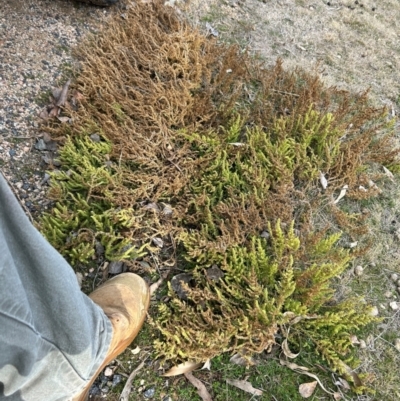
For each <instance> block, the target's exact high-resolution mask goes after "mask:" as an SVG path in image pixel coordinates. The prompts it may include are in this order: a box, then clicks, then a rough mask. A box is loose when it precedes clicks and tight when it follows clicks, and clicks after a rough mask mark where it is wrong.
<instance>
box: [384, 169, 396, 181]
mask: <svg viewBox="0 0 400 401" xmlns="http://www.w3.org/2000/svg"><path fill="white" fill-rule="evenodd" d="M382 167H383V171H384V172H385V174H386V176H387V177H389V178H390V179H391V180H392V181H393V179H394V175H393V173H392V172H391V171H390V170H389V169H387V168H386V167H385V166H382Z"/></svg>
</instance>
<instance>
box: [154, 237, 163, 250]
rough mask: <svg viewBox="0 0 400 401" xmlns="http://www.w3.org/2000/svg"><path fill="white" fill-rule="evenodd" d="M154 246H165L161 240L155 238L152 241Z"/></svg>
mask: <svg viewBox="0 0 400 401" xmlns="http://www.w3.org/2000/svg"><path fill="white" fill-rule="evenodd" d="M152 241H153V244H154V245H156V246H158V247H159V248H162V247H163V246H164V242H163V240H162V239H161V238H158V237H155V238H153V239H152Z"/></svg>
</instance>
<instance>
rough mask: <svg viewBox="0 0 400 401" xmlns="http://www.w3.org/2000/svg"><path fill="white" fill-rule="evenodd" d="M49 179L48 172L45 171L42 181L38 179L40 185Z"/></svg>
mask: <svg viewBox="0 0 400 401" xmlns="http://www.w3.org/2000/svg"><path fill="white" fill-rule="evenodd" d="M49 180H50V174H47V173H45V174H44V176H43V179H42V181H40V185H43V184H46V183H47V182H48V181H49Z"/></svg>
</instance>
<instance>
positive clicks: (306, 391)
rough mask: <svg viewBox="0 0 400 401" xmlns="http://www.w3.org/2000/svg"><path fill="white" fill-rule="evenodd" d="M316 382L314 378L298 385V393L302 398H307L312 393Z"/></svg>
mask: <svg viewBox="0 0 400 401" xmlns="http://www.w3.org/2000/svg"><path fill="white" fill-rule="evenodd" d="M317 384H318V382H317V381H316V380H315V381H313V382H309V383H303V384H300V386H299V393H300V395H301V396H302V397H303V398H309V397H311V396H312V395H313V393H314V391H315V387H317Z"/></svg>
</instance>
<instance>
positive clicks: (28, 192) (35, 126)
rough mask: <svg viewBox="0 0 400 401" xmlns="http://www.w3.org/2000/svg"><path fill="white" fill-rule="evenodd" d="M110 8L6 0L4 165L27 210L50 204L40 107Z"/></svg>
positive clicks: (1, 78) (62, 0)
mask: <svg viewBox="0 0 400 401" xmlns="http://www.w3.org/2000/svg"><path fill="white" fill-rule="evenodd" d="M110 12H111V10H110V9H106V8H102V7H94V6H90V5H88V4H83V3H76V2H74V1H71V0H1V5H0V169H1V170H2V172H3V174H4V175H5V176H6V178H7V180H8V181H9V184H10V185H11V186H12V188H13V189H14V192H15V193H16V194H17V196H18V197H19V199H20V201H21V203H22V204H23V206H24V207H25V210H26V212H27V213H28V214H29V213H30V214H35V213H37V212H38V211H40V210H42V209H43V208H46V205H47V204H48V201H47V200H46V199H45V197H44V195H45V190H44V185H45V182H46V176H45V173H44V170H45V168H46V163H45V162H44V161H43V158H44V157H45V156H46V155H45V153H44V152H41V151H38V150H36V149H35V144H36V141H37V138H38V137H40V135H41V133H40V124H41V120H40V118H39V113H40V111H41V109H42V108H43V106H44V105H45V104H46V102H47V99H46V98H47V97H48V96H47V95H46V94H49V93H50V92H51V90H52V89H53V88H55V87H57V86H59V85H60V82H59V81H60V79H61V78H62V75H63V73H64V72H65V71H66V69H68V68H70V67H71V66H72V63H73V60H72V57H71V49H73V47H74V46H76V45H77V44H78V43H79V42H80V41H81V40H82V38H83V37H84V36H85V35H86V34H87V33H89V32H90V31H95V30H96V29H98V27H99V26H100V25H101V24H102V23H104V21H105V20H106V18H107V16H108V15H109V14H110Z"/></svg>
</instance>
